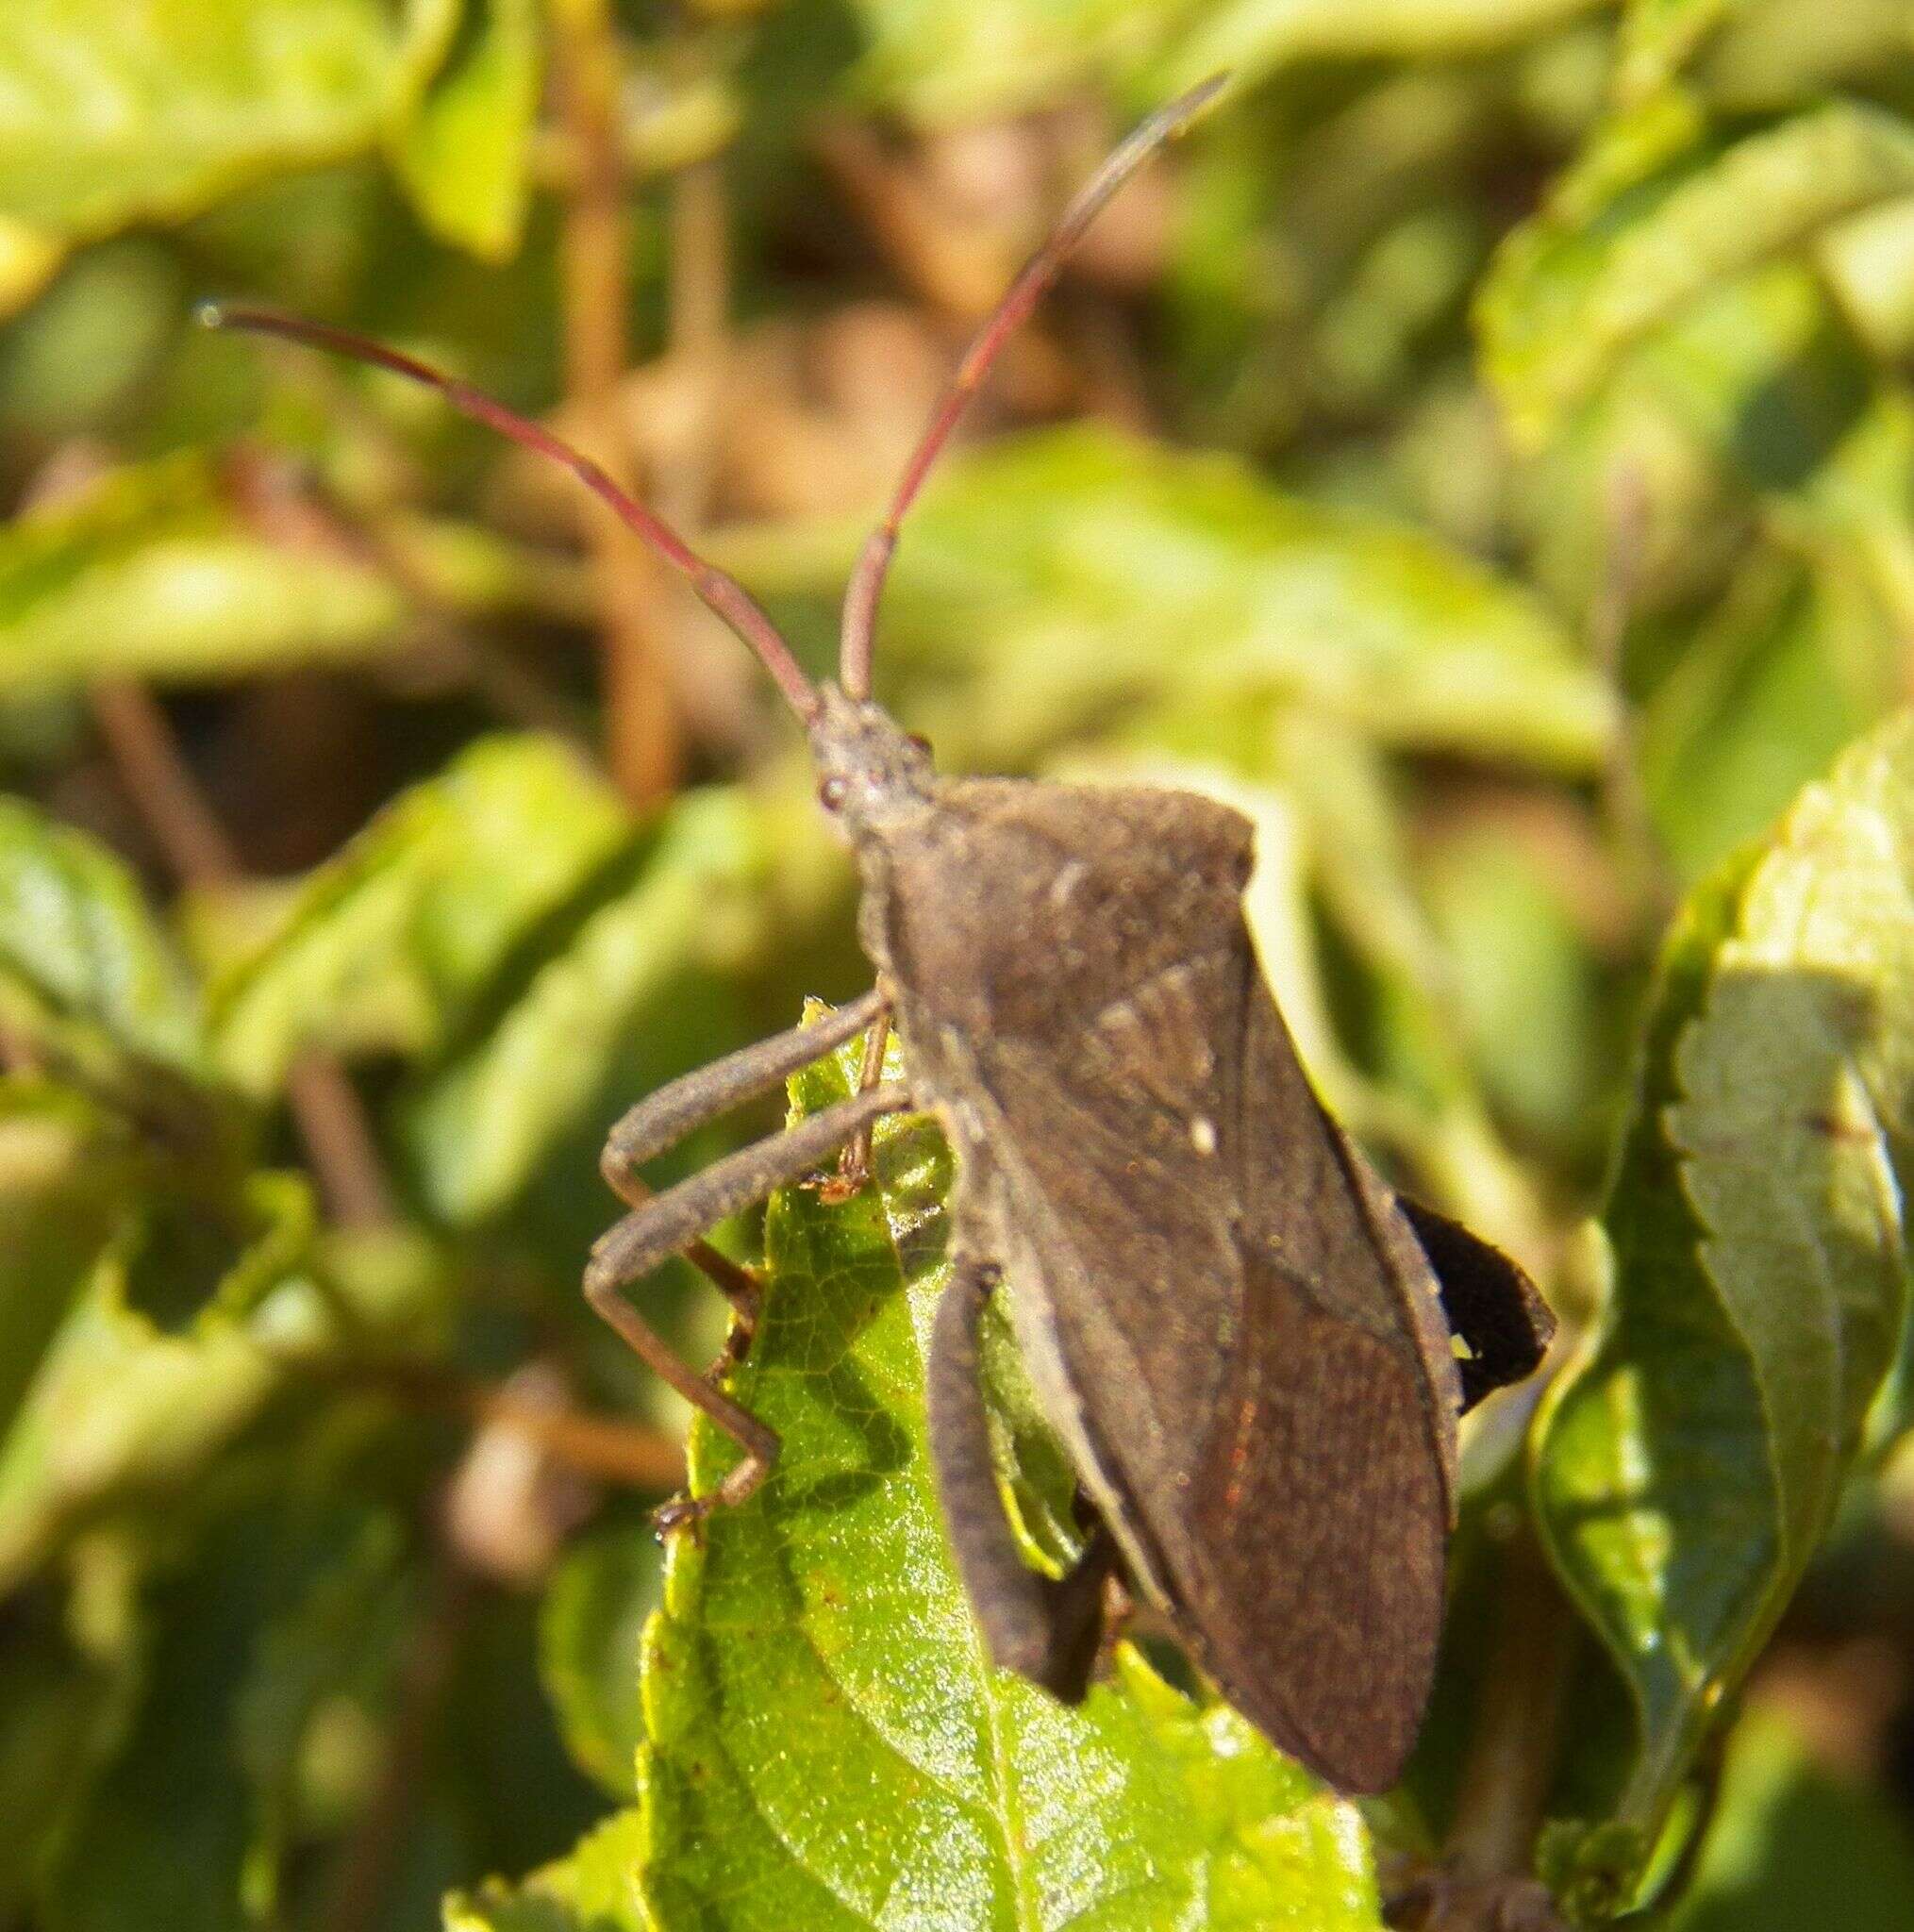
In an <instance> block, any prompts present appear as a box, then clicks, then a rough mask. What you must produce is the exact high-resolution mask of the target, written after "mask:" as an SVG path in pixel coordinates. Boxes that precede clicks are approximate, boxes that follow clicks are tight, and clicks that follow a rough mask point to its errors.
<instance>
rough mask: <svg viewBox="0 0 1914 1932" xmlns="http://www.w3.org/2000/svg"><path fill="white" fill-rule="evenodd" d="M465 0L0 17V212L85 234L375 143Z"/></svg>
mask: <svg viewBox="0 0 1914 1932" xmlns="http://www.w3.org/2000/svg"><path fill="white" fill-rule="evenodd" d="M457 18H458V6H457V0H405V4H404V6H403V8H401V9H400V10H399V11H398V12H397V14H396V17H395V14H394V12H393V10H391V9H389V8H386V7H384V6H382V5H380V4H378V0H146V4H143V5H141V6H137V7H126V6H122V5H120V4H118V0H46V4H43V5H42V4H36V5H34V6H30V7H14V8H8V10H7V14H6V18H5V21H4V22H0V214H6V215H8V216H11V217H14V218H15V219H17V220H21V221H25V222H29V223H32V224H34V225H37V226H40V227H42V228H44V229H47V230H50V231H54V232H57V233H60V234H67V235H80V236H89V235H96V234H100V233H103V232H105V231H106V230H108V229H109V228H113V227H116V226H118V225H121V224H123V223H125V222H127V221H130V220H134V219H138V218H141V217H152V216H178V215H182V214H187V213H191V211H192V210H193V209H194V208H200V207H203V206H205V205H206V204H207V203H208V202H209V201H211V200H213V199H214V198H216V197H217V196H219V195H221V194H223V193H225V192H228V191H229V190H231V189H233V188H235V187H238V186H240V185H241V184H242V183H244V182H246V181H248V180H250V179H252V178H253V177H254V176H256V175H259V174H262V173H264V172H266V171H268V170H271V169H274V168H284V167H292V166H309V165H311V164H312V163H314V162H317V161H323V160H331V159H334V158H339V157H341V156H344V155H349V154H353V153H357V152H360V151H362V150H365V149H368V148H370V147H372V146H374V144H375V142H376V141H377V139H378V137H379V135H380V133H381V131H382V130H383V129H384V127H385V126H386V125H388V123H389V122H390V121H391V118H392V117H393V116H394V115H395V114H396V113H398V112H400V111H402V110H403V108H405V107H406V105H407V104H408V101H409V99H410V98H411V96H412V95H413V94H414V93H415V92H417V90H418V88H419V86H420V85H421V83H422V82H423V81H424V78H425V75H427V74H428V73H429V72H430V70H431V67H432V64H433V62H434V61H435V60H436V58H438V55H439V52H440V50H441V48H442V47H443V45H444V43H445V41H446V39H447V37H448V35H449V34H450V32H451V30H452V27H453V25H454V23H455V22H456V20H457Z"/></svg>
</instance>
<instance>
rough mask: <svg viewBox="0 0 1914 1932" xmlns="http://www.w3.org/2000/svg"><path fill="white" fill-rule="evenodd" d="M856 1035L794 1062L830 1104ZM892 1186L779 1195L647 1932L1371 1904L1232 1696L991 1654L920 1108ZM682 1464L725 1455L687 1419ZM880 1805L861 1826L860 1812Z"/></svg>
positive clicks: (689, 1649)
mask: <svg viewBox="0 0 1914 1932" xmlns="http://www.w3.org/2000/svg"><path fill="white" fill-rule="evenodd" d="M854 1076H855V1067H854V1062H853V1056H852V1054H850V1053H846V1054H843V1055H840V1056H838V1057H836V1058H834V1059H833V1060H832V1061H830V1062H826V1063H825V1064H824V1065H823V1066H821V1067H819V1068H817V1069H815V1070H813V1071H812V1072H811V1073H810V1074H807V1075H805V1076H801V1078H800V1079H799V1080H798V1081H797V1082H796V1083H795V1087H794V1091H796V1092H797V1093H798V1095H799V1096H800V1099H801V1103H802V1105H803V1106H804V1108H806V1109H807V1110H812V1109H815V1108H818V1107H820V1106H822V1105H824V1104H826V1103H828V1102H829V1101H830V1100H831V1099H833V1098H836V1097H840V1096H841V1095H842V1094H843V1093H844V1092H845V1091H847V1087H848V1083H849V1082H850V1080H851V1079H852V1078H853V1077H854ZM879 1167H880V1183H879V1186H878V1187H877V1188H876V1189H875V1190H874V1191H866V1192H865V1193H864V1194H863V1195H861V1196H859V1197H858V1198H857V1200H855V1201H854V1202H852V1203H849V1204H846V1205H844V1206H841V1207H838V1208H828V1207H826V1206H824V1204H822V1203H821V1202H819V1201H818V1199H817V1198H816V1196H815V1195H814V1194H811V1193H808V1192H806V1191H791V1192H787V1193H785V1194H784V1195H781V1196H780V1197H779V1198H778V1199H777V1201H775V1202H774V1205H773V1207H772V1209H771V1217H770V1223H769V1228H768V1241H769V1260H768V1268H769V1292H768V1296H767V1312H766V1319H765V1321H764V1324H763V1325H762V1326H761V1327H760V1329H759V1331H758V1334H757V1340H756V1341H755V1342H754V1345H753V1348H752V1353H751V1357H750V1360H749V1363H748V1364H747V1366H746V1367H745V1368H744V1369H743V1370H742V1371H741V1372H740V1374H739V1375H738V1377H737V1385H736V1386H737V1389H738V1392H739V1393H740V1395H741V1398H742V1399H743V1400H745V1401H746V1402H748V1403H749V1404H750V1405H751V1407H754V1408H755V1409H756V1410H757V1412H758V1413H760V1414H761V1415H763V1416H764V1418H765V1419H766V1421H767V1422H769V1423H770V1424H772V1425H773V1426H774V1428H776V1429H777V1430H778V1431H779V1433H780V1435H781V1436H782V1439H783V1442H784V1453H783V1456H782V1457H781V1459H780V1462H779V1465H778V1468H777V1471H776V1473H775V1474H774V1476H773V1478H772V1479H771V1481H770V1482H769V1483H768V1484H767V1485H766V1486H765V1488H764V1489H763V1490H762V1491H760V1492H759V1494H758V1496H757V1497H756V1498H754V1499H753V1500H752V1501H751V1502H750V1503H749V1504H746V1505H745V1506H743V1507H741V1508H739V1509H736V1510H733V1511H730V1512H728V1513H726V1514H724V1515H723V1516H721V1517H720V1518H718V1519H717V1520H716V1521H714V1522H713V1523H711V1524H709V1525H708V1529H707V1535H706V1536H705V1537H704V1538H703V1539H702V1540H694V1539H690V1538H681V1539H679V1540H678V1541H676V1542H675V1543H674V1546H673V1549H672V1551H671V1553H670V1555H669V1556H668V1557H667V1563H666V1579H665V1601H664V1607H663V1609H662V1611H661V1612H660V1613H659V1614H658V1616H657V1617H656V1618H655V1619H654V1620H653V1623H652V1624H651V1627H650V1629H649V1631H648V1633H647V1638H646V1643H645V1660H644V1673H645V1674H644V1697H645V1718H646V1727H647V1732H648V1736H649V1743H648V1745H647V1747H646V1749H645V1751H644V1753H643V1755H642V1757H641V1787H642V1790H643V1801H642V1807H643V1816H644V1818H645V1820H646V1822H647V1836H646V1839H645V1842H644V1844H643V1847H642V1874H641V1885H642V1889H643V1891H644V1895H645V1900H646V1904H647V1906H648V1907H649V1908H650V1910H651V1911H652V1913H653V1915H654V1917H655V1920H656V1922H657V1924H658V1926H659V1927H661V1928H663V1932H674V1928H677V1927H681V1926H690V1925H693V1924H698V1925H705V1926H709V1927H713V1928H716V1927H718V1926H724V1927H730V1928H738V1932H742V1928H746V1927H756V1926H763V1927H766V1928H770V1927H773V1926H779V1927H782V1926H789V1925H791V1924H805V1925H807V1926H816V1927H818V1928H819V1932H824V1928H827V1927H833V1926H838V1925H843V1926H846V1927H848V1926H851V1925H861V1924H868V1923H869V1922H870V1919H871V1918H872V1917H873V1916H874V1915H875V1914H877V1913H878V1912H879V1911H880V1910H881V1911H882V1912H883V1913H884V1914H885V1916H886V1917H887V1918H888V1919H889V1921H890V1923H894V1924H898V1925H900V1926H902V1925H924V1926H928V1925H930V1924H938V1923H942V1922H943V1921H944V1919H945V1916H946V1915H947V1914H948V1912H949V1911H950V1909H951V1908H952V1905H953V1902H955V1901H959V1900H961V1901H965V1902H966V1903H965V1905H964V1907H963V1909H964V1911H965V1913H966V1914H967V1916H968V1917H969V1919H970V1920H971V1921H972V1922H974V1923H978V1924H992V1923H996V1922H997V1921H998V1920H999V1919H1000V1918H1002V1919H1004V1920H1005V1921H1006V1922H1009V1923H1019V1924H1030V1925H1055V1926H1059V1927H1060V1926H1062V1925H1063V1924H1066V1923H1069V1924H1078V1925H1085V1926H1088V1925H1105V1926H1109V1927H1111V1928H1114V1927H1117V1926H1120V1925H1121V1926H1123V1927H1125V1928H1137V1932H1144V1928H1148V1927H1153V1926H1164V1927H1168V1926H1171V1925H1187V1926H1193V1925H1203V1926H1218V1927H1221V1926H1241V1927H1244V1928H1248V1927H1251V1926H1255V1927H1258V1928H1261V1927H1271V1926H1278V1925H1290V1924H1293V1925H1295V1926H1297V1927H1298V1928H1301V1927H1304V1926H1307V1927H1310V1928H1311V1932H1342V1928H1354V1927H1357V1926H1374V1925H1376V1924H1378V1923H1379V1921H1378V1914H1377V1905H1376V1897H1375V1890H1374V1880H1373V1875H1372V1873H1371V1870H1370V1865H1369V1857H1368V1851H1367V1846H1366V1843H1365V1840H1364V1837H1363V1834H1362V1831H1361V1829H1360V1826H1359V1825H1358V1824H1357V1823H1356V1818H1355V1815H1354V1814H1353V1812H1351V1811H1350V1810H1349V1809H1348V1807H1345V1806H1344V1805H1343V1804H1341V1803H1340V1801H1338V1800H1337V1799H1335V1798H1334V1797H1332V1796H1331V1795H1329V1794H1328V1793H1326V1792H1324V1791H1323V1790H1322V1789H1321V1788H1320V1787H1319V1786H1317V1785H1316V1784H1315V1782H1314V1780H1312V1779H1310V1778H1309V1777H1307V1775H1306V1774H1303V1773H1302V1772H1300V1771H1299V1770H1297V1769H1295V1768H1294V1767H1293V1766H1290V1765H1289V1764H1288V1763H1286V1762H1285V1761H1284V1760H1283V1759H1281V1758H1279V1757H1277V1756H1276V1755H1275V1754H1274V1753H1273V1751H1271V1750H1270V1749H1269V1747H1268V1746H1267V1745H1266V1744H1264V1743H1263V1742H1262V1741H1261V1740H1259V1739H1258V1738H1257V1736H1256V1734H1255V1733H1254V1732H1253V1731H1251V1730H1250V1729H1249V1728H1248V1726H1247V1725H1245V1724H1243V1723H1242V1722H1241V1720H1240V1719H1239V1718H1237V1717H1236V1716H1235V1715H1234V1714H1233V1713H1231V1712H1229V1711H1227V1710H1225V1709H1223V1708H1221V1707H1217V1708H1212V1709H1208V1710H1205V1709H1201V1708H1198V1707H1195V1706H1192V1705H1190V1704H1189V1703H1187V1702H1186V1701H1185V1700H1184V1699H1183V1698H1182V1697H1181V1696H1180V1695H1179V1694H1178V1693H1176V1692H1174V1691H1171V1690H1170V1689H1169V1688H1168V1687H1167V1686H1166V1685H1164V1684H1163V1683H1162V1682H1161V1681H1160V1680H1158V1679H1157V1677H1156V1676H1155V1675H1154V1674H1152V1673H1151V1672H1150V1671H1149V1669H1148V1668H1147V1666H1145V1665H1144V1664H1143V1662H1142V1661H1141V1659H1140V1658H1139V1657H1134V1656H1128V1655H1125V1657H1124V1659H1123V1664H1122V1667H1121V1669H1120V1671H1119V1674H1118V1676H1117V1679H1116V1681H1114V1682H1113V1683H1111V1684H1108V1685H1105V1686H1102V1687H1100V1688H1098V1689H1097V1690H1096V1691H1094V1692H1093V1693H1092V1695H1091V1698H1090V1702H1089V1704H1088V1705H1087V1706H1085V1707H1083V1708H1082V1709H1081V1710H1074V1711H1073V1710H1067V1709H1064V1708H1063V1707H1059V1706H1057V1704H1055V1703H1054V1702H1052V1701H1051V1700H1050V1699H1048V1698H1047V1697H1046V1696H1044V1695H1043V1693H1041V1692H1040V1691H1034V1690H1033V1689H1031V1688H1030V1687H1029V1686H1028V1685H1026V1684H1024V1682H1022V1681H1021V1680H1020V1679H1016V1678H1013V1677H1010V1676H1008V1675H1007V1674H1000V1673H996V1672H993V1671H991V1670H990V1668H989V1666H988V1665H987V1664H986V1663H985V1661H984V1659H983V1657H982V1655H981V1653H980V1648H979V1640H978V1638H977V1634H976V1630H975V1627H974V1624H973V1623H972V1621H971V1616H970V1611H969V1609H968V1607H967V1606H966V1604H965V1601H964V1598H963V1594H962V1591H961V1589H960V1588H959V1586H958V1585H957V1580H956V1577H955V1575H954V1574H953V1573H952V1570H951V1567H950V1560H949V1557H948V1553H947V1550H946V1547H945V1544H944V1540H943V1530H942V1523H941V1518H940V1512H939V1510H938V1507H937V1504H936V1500H935V1496H934V1493H933V1491H932V1488H931V1482H930V1473H929V1469H928V1466H927V1463H926V1459H925V1450H924V1435H923V1430H924V1409H923V1403H924V1393H923V1373H924V1371H923V1341H924V1336H925V1334H926V1333H927V1324H928V1322H929V1319H930V1313H931V1308H932V1307H933V1305H934V1302H935V1299H936V1295H937V1291H938V1290H939V1289H940V1287H941V1286H942V1282H943V1277H944V1273H945V1261H944V1243H945V1241H946V1238H947V1226H946V1224H945V1220H944V1211H943V1208H942V1202H943V1198H944V1195H945V1193H946V1191H947V1190H948V1187H949V1181H950V1158H949V1156H948V1154H947V1153H946V1152H945V1150H944V1148H943V1145H942V1143H941V1141H940V1138H939V1137H938V1136H937V1135H936V1133H935V1132H934V1131H933V1130H932V1129H930V1128H929V1126H928V1125H927V1124H924V1123H911V1124H904V1125H901V1126H899V1127H897V1128H895V1129H894V1130H893V1131H891V1132H890V1133H889V1134H886V1135H884V1136H883V1137H882V1139H881V1140H880V1143H879ZM691 1458H692V1470H693V1485H694V1487H695V1488H698V1489H703V1488H706V1487H707V1486H708V1485H709V1484H711V1483H713V1482H715V1481H716V1480H717V1479H718V1478H719V1476H720V1475H721V1474H722V1473H723V1471H724V1469H725V1468H727V1467H728V1466H729V1465H730V1463H731V1462H732V1460H733V1459H734V1458H735V1450H733V1449H732V1448H731V1446H730V1445H729V1444H728V1442H726V1441H724V1439H722V1438H720V1437H719V1436H718V1435H717V1433H716V1432H715V1431H714V1430H711V1429H709V1428H707V1426H706V1425H705V1424H702V1423H700V1424H695V1425H694V1428H693V1434H692V1444H691ZM875 1818H882V1819H884V1820H885V1821H886V1828H885V1829H883V1830H882V1831H874V1830H872V1829H871V1828H870V1823H871V1821H872V1820H873V1819H875Z"/></svg>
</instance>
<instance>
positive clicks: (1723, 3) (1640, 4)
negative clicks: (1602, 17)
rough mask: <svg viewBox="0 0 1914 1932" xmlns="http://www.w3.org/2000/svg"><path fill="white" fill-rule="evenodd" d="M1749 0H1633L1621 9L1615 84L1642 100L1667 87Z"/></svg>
mask: <svg viewBox="0 0 1914 1932" xmlns="http://www.w3.org/2000/svg"><path fill="white" fill-rule="evenodd" d="M1745 4H1746V0H1628V6H1627V7H1626V8H1624V10H1623V15H1622V42H1621V46H1620V49H1619V50H1618V54H1617V60H1616V81H1615V84H1616V90H1617V92H1619V93H1620V94H1621V95H1622V97H1623V99H1624V100H1641V99H1645V98H1646V97H1647V96H1648V95H1650V94H1652V93H1653V92H1655V91H1656V89H1657V88H1659V87H1665V86H1666V85H1667V84H1668V83H1669V82H1670V81H1671V80H1673V78H1674V76H1675V75H1677V74H1679V73H1680V72H1681V70H1682V68H1683V67H1684V66H1686V65H1687V63H1688V62H1689V60H1690V59H1691V58H1693V57H1694V55H1695V54H1696V53H1697V51H1699V49H1700V48H1701V46H1702V44H1703V42H1705V41H1706V40H1707V38H1708V36H1709V35H1710V34H1712V33H1713V32H1715V30H1716V29H1717V28H1718V27H1719V26H1720V25H1722V23H1723V21H1724V20H1726V19H1727V18H1728V17H1729V16H1730V15H1731V14H1732V13H1734V12H1735V10H1736V9H1737V8H1739V7H1742V6H1744V5H1745Z"/></svg>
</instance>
